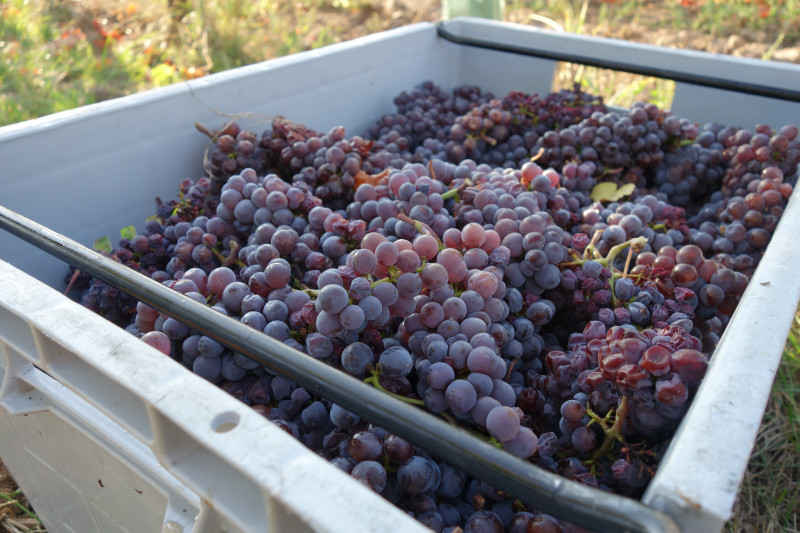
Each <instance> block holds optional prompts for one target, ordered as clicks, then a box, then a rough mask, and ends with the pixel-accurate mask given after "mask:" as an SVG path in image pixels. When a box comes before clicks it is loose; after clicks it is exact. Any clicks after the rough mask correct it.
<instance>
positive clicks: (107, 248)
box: [94, 237, 112, 254]
mask: <svg viewBox="0 0 800 533" xmlns="http://www.w3.org/2000/svg"><path fill="white" fill-rule="evenodd" d="M94 249H95V250H97V251H98V252H106V253H107V254H110V253H111V251H112V248H111V241H110V240H108V237H100V238H99V239H97V240H96V241H94Z"/></svg>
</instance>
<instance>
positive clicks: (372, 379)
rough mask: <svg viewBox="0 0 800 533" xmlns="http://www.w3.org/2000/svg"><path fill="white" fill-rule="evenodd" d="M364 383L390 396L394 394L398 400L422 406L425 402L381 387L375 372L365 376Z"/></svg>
mask: <svg viewBox="0 0 800 533" xmlns="http://www.w3.org/2000/svg"><path fill="white" fill-rule="evenodd" d="M364 383H369V384H370V385H372V386H373V387H375V388H376V389H378V390H379V391H381V392H384V393H386V394H388V395H390V396H394V397H395V398H397V399H398V400H400V401H403V402H406V403H410V404H412V405H420V406H422V407H424V406H425V402H423V401H422V400H417V399H415V398H408V397H406V396H400V395H399V394H395V393H393V392H391V391H388V390H386V389H385V388H384V387H383V385H381V384H380V382H379V380H378V374H377V373H375V374H373V375H371V376H369V377H368V378H366V379H365V380H364Z"/></svg>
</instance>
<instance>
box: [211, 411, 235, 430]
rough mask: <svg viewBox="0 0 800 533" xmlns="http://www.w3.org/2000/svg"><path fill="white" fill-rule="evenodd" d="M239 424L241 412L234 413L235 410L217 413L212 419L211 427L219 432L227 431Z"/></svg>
mask: <svg viewBox="0 0 800 533" xmlns="http://www.w3.org/2000/svg"><path fill="white" fill-rule="evenodd" d="M238 425H239V413H234V412H233V411H228V412H227V413H221V414H219V415H217V417H216V418H215V419H214V420H212V421H211V429H213V430H214V431H216V432H217V433H225V432H227V431H230V430H232V429H234V428H235V427H236V426H238Z"/></svg>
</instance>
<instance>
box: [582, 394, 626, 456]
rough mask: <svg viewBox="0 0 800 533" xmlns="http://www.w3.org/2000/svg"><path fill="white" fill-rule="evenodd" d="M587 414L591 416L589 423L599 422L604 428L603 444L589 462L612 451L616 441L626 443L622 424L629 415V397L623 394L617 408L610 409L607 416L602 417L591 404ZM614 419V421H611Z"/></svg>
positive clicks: (587, 407) (587, 408)
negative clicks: (593, 409)
mask: <svg viewBox="0 0 800 533" xmlns="http://www.w3.org/2000/svg"><path fill="white" fill-rule="evenodd" d="M586 414H587V415H589V418H591V421H590V422H589V424H593V423H594V424H597V425H598V426H600V428H601V429H602V430H603V444H601V445H600V447H599V448H598V449H597V450H595V451H594V453H593V454H592V457H591V458H590V459H589V462H591V463H596V462H597V461H598V460H600V459H602V458H603V457H605V456H607V455H609V454H610V453H611V450H612V448H613V447H614V444H615V443H616V442H620V443H621V444H622V445H623V446H624V445H625V438H624V437H623V436H622V424H623V423H624V422H625V418H626V417H627V416H628V397H627V396H623V397H622V398H621V399H620V401H619V404H618V405H617V408H616V409H611V410H609V411H608V414H606V416H605V417H600V415H598V414H597V413H595V412H594V411H592V409H591V408H590V407H589V406H586ZM612 419H613V422H611V421H612Z"/></svg>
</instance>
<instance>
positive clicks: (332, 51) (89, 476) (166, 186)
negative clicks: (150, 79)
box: [0, 18, 800, 532]
mask: <svg viewBox="0 0 800 533" xmlns="http://www.w3.org/2000/svg"><path fill="white" fill-rule="evenodd" d="M443 27H444V28H445V29H447V30H448V31H450V32H452V33H454V34H460V35H466V36H470V37H473V38H479V39H483V40H489V41H493V42H496V43H500V44H501V45H513V46H515V47H517V46H518V47H531V48H549V49H552V50H559V51H562V52H568V53H573V54H575V55H582V56H585V57H588V58H592V57H595V58H600V59H612V60H614V61H618V62H621V63H630V64H640V65H646V66H650V67H658V68H663V69H671V70H675V71H680V72H683V73H686V74H689V75H691V74H695V75H700V74H709V73H713V75H714V76H716V77H718V78H722V79H725V80H729V81H736V80H741V81H745V82H746V81H752V80H758V82H759V83H761V84H763V85H767V86H771V87H777V88H781V87H798V86H800V67H798V66H797V65H791V64H783V63H771V62H763V61H756V60H748V59H742V58H734V57H728V56H720V55H713V54H706V53H701V52H692V51H686V50H670V49H664V48H659V47H654V46H648V45H643V44H633V43H627V42H624V41H617V40H611V39H597V38H592V37H585V36H577V35H568V34H554V33H552V32H548V31H543V30H539V29H536V28H529V27H525V26H521V25H514V24H508V23H501V22H494V21H484V20H477V19H468V18H464V19H454V20H452V21H448V22H446V23H445V24H444V26H443ZM555 68H556V62H555V61H554V60H552V59H547V58H541V57H531V56H527V55H523V54H519V53H508V52H503V51H500V50H489V49H482V48H476V47H473V46H464V45H459V44H455V43H452V42H448V41H446V40H445V39H443V38H441V37H438V36H437V25H435V24H430V23H420V24H415V25H411V26H407V27H403V28H399V29H396V30H391V31H388V32H384V33H380V34H375V35H370V36H368V37H364V38H360V39H356V40H353V41H349V42H346V43H341V44H336V45H331V46H329V47H325V48H322V49H318V50H314V51H309V52H303V53H300V54H296V55H293V56H289V57H284V58H279V59H275V60H271V61H267V62H265V63H261V64H257V65H251V66H248V67H243V68H239V69H235V70H232V71H228V72H224V73H221V74H215V75H212V76H207V77H205V78H200V79H197V80H192V81H190V82H185V83H181V84H177V85H174V86H170V87H166V88H162V89H156V90H153V91H148V92H145V93H142V94H137V95H132V96H129V97H124V98H120V99H117V100H113V101H109V102H104V103H100V104H93V105H90V106H86V107H85V108H81V109H77V110H73V111H67V112H63V113H59V114H56V115H52V116H49V117H43V118H41V119H37V120H33V121H29V122H25V123H21V124H16V125H12V126H8V127H5V128H0V158H2V160H3V162H4V168H3V172H2V173H0V190H2V191H3V193H2V197H1V198H0V203H2V204H3V205H5V206H7V207H9V208H11V209H13V210H15V211H17V212H19V213H21V214H23V215H25V216H27V217H30V218H31V219H33V220H36V221H37V222H40V223H42V224H44V225H45V226H48V227H51V228H53V229H55V230H56V231H58V232H60V233H63V234H65V235H66V236H68V237H71V238H73V239H75V240H78V241H79V242H82V243H85V244H87V245H91V243H92V242H93V241H94V240H95V239H96V238H97V237H99V236H102V235H104V234H105V235H109V236H110V238H111V240H112V241H114V240H115V235H116V234H117V232H118V231H119V228H122V227H124V226H127V225H129V224H131V223H134V224H141V223H142V222H143V221H144V219H145V218H146V217H148V216H150V215H152V214H153V212H154V210H155V204H154V202H153V198H154V197H156V196H160V197H162V198H171V197H173V196H174V195H175V190H176V189H177V184H178V183H179V182H180V181H181V180H182V179H184V178H192V179H196V178H197V177H199V176H201V175H202V167H201V165H200V161H201V160H202V153H203V149H204V141H203V139H202V137H200V136H199V134H197V133H196V132H194V130H193V126H192V125H193V124H194V122H196V121H200V122H204V123H206V124H209V125H214V124H217V123H221V122H223V121H225V120H226V119H228V118H230V116H232V115H234V114H236V113H240V112H246V113H248V114H250V115H247V116H245V117H243V118H242V122H243V123H244V124H247V125H248V127H251V128H253V129H256V130H258V128H259V124H260V122H259V120H261V121H263V120H266V117H269V116H274V115H284V116H286V117H288V118H291V119H292V120H294V121H297V122H302V123H306V124H308V125H309V126H310V127H313V128H317V129H327V128H330V127H331V126H333V125H344V126H345V127H346V128H347V129H348V132H349V133H357V132H361V131H364V130H366V128H367V126H368V125H369V124H370V122H371V120H373V119H374V118H375V117H378V116H380V115H381V114H383V113H388V112H391V111H392V109H393V105H392V98H393V97H394V96H395V95H396V94H397V92H399V91H400V90H403V89H409V88H411V87H413V86H414V85H416V84H418V83H420V82H422V81H425V80H427V79H431V80H433V81H434V82H436V83H437V84H439V85H441V86H442V87H444V88H447V89H449V88H452V87H454V86H456V85H461V84H473V85H479V86H481V87H482V88H484V89H485V90H489V91H492V92H494V93H495V94H505V93H507V92H508V91H509V90H524V91H526V92H530V93H534V92H538V93H540V94H544V93H547V92H549V91H550V88H551V86H552V79H553V73H554V71H555ZM672 108H673V111H674V112H675V113H676V114H678V115H682V116H688V117H691V118H693V119H694V120H696V121H698V122H700V123H703V122H706V121H712V120H713V121H717V122H720V123H727V124H732V125H743V126H752V125H753V124H755V123H756V122H761V123H769V124H773V125H782V124H783V123H784V122H788V121H791V118H790V117H797V116H800V104H798V103H797V102H793V101H787V100H777V99H772V98H767V97H764V96H754V95H748V94H740V93H736V92H732V91H727V90H721V89H713V88H708V87H703V86H698V85H695V84H691V83H677V84H676V92H675V100H674V101H673V106H672ZM259 115H260V116H261V117H262V119H263V120H262V119H258V116H259ZM253 117H256V120H254V118H253ZM41 146H49V147H53V149H52V150H49V151H45V152H43V151H42V150H41ZM42 191H54V192H57V194H49V193H48V194H42ZM797 203H798V202H797V193H796V192H795V195H794V197H793V199H792V201H791V202H790V204H789V207H788V208H787V209H786V211H785V213H784V215H783V219H782V221H781V224H780V225H779V227H778V230H777V232H776V233H775V236H774V238H773V242H772V244H771V245H770V247H769V248H768V250H767V252H766V255H765V257H764V260H763V261H762V263H761V265H760V266H759V269H758V270H757V272H756V274H755V276H754V277H753V281H752V282H751V283H750V286H749V288H748V290H747V292H746V294H745V297H744V298H743V300H742V303H741V304H740V306H739V308H738V310H737V311H736V313H735V315H734V317H733V319H732V321H731V323H730V326H729V327H728V329H727V330H726V333H725V335H724V336H723V338H722V340H721V342H720V345H719V347H718V349H717V351H716V353H715V355H714V357H713V358H712V363H711V365H710V366H709V371H708V374H707V376H706V378H705V381H704V384H703V386H702V387H701V388H700V391H699V393H698V394H697V396H696V398H695V400H694V402H693V405H692V407H691V409H690V410H689V412H688V413H687V416H686V417H685V419H684V421H683V423H682V424H681V427H680V428H679V431H678V433H677V434H676V437H675V439H674V440H673V443H672V444H671V446H670V448H669V450H668V453H667V455H666V456H665V458H664V459H663V461H662V463H661V465H660V467H659V470H658V474H657V475H656V477H655V479H654V480H653V481H652V482H651V484H650V486H649V488H648V490H647V492H646V494H645V496H644V498H643V502H644V503H645V504H647V505H650V506H652V507H653V508H655V509H659V510H662V511H664V512H666V513H667V514H668V515H669V516H670V517H672V518H673V519H674V520H675V521H676V522H677V523H678V524H679V526H680V528H681V529H682V530H684V531H718V530H719V529H721V528H722V526H723V524H724V522H725V521H726V520H727V518H728V517H729V515H730V513H731V509H732V506H733V502H734V500H735V497H736V493H737V491H738V487H739V484H740V482H741V479H742V475H743V472H744V469H745V467H746V464H747V460H748V456H749V454H750V451H751V449H752V445H753V442H754V440H755V436H756V432H757V430H758V427H759V424H760V421H761V416H762V415H763V410H764V406H765V404H766V401H767V398H768V395H769V392H770V386H771V383H772V379H773V376H774V373H775V370H776V369H777V366H778V363H779V361H780V358H781V352H782V347H783V344H784V339H785V338H786V335H787V333H788V331H789V327H790V324H791V320H792V317H793V315H794V311H795V309H796V306H797V302H798V299H800V279H798V277H797V276H796V275H795V272H796V270H797V266H798V265H797V259H796V258H795V256H796V254H794V253H793V248H794V245H795V243H796V242H798V237H800V236H798V232H799V231H800V230H798V228H799V227H800V215H799V214H798V212H797V211H798V207H797ZM0 259H2V260H3V261H8V262H9V263H10V264H8V263H5V262H0V287H2V291H0V378H2V386H0V413H2V414H0V455H2V457H3V459H4V461H6V463H7V464H8V466H9V469H10V470H11V472H12V474H13V475H15V476H16V477H17V478H18V481H19V482H20V484H21V486H22V488H23V489H24V490H25V491H26V494H28V495H29V496H30V498H31V501H32V503H33V505H34V506H35V508H36V509H37V512H39V513H40V514H41V516H42V517H43V519H44V521H45V525H47V526H48V527H49V528H51V530H52V531H58V530H59V529H58V527H59V525H58V524H65V526H64V527H63V530H64V531H134V530H141V529H140V527H139V526H140V525H153V527H154V530H157V529H158V527H164V529H165V530H166V531H181V530H183V531H189V530H192V531H216V530H219V529H220V528H221V527H222V526H225V527H229V528H230V529H231V530H233V531H267V530H271V531H283V530H292V531H302V530H309V531H337V532H338V531H365V530H378V529H385V528H390V530H393V531H401V530H402V531H415V530H422V529H420V528H421V526H419V524H418V523H416V522H415V521H414V520H412V519H410V518H408V517H407V516H406V515H405V514H404V513H402V512H400V511H398V510H397V509H396V508H394V507H393V506H392V505H390V504H388V503H387V502H385V501H384V500H382V499H381V498H380V497H379V496H377V495H375V494H373V493H371V492H370V491H369V490H368V489H366V488H364V487H361V486H360V485H359V484H358V483H357V482H355V481H354V480H352V479H350V478H349V477H348V476H346V475H345V474H343V473H341V472H340V471H338V470H337V469H336V468H335V467H332V466H331V465H328V464H327V463H326V462H325V461H324V460H322V459H320V458H318V457H316V456H314V454H313V453H311V452H309V451H308V450H306V449H305V448H303V447H302V445H301V444H300V443H298V442H296V441H294V440H293V439H292V438H291V437H289V436H288V435H286V434H285V433H283V432H282V431H281V430H279V429H277V428H276V427H274V426H272V425H271V424H269V423H268V422H267V421H266V420H264V419H263V418H262V417H261V416H260V415H258V414H256V413H254V412H252V411H250V410H249V409H248V408H246V407H245V406H244V405H243V404H241V403H239V402H237V401H236V400H234V399H233V398H231V397H229V396H228V395H226V394H225V393H224V392H222V391H221V390H219V389H217V388H216V387H214V386H213V385H211V384H209V383H207V382H204V381H203V380H202V379H201V378H198V377H197V376H194V375H193V374H191V373H190V372H188V371H187V370H185V369H184V368H182V367H181V366H180V365H178V364H177V363H175V362H173V361H170V360H169V359H168V358H165V357H164V356H163V355H162V354H160V353H159V352H157V351H155V350H153V349H152V348H150V347H148V346H145V345H144V344H143V343H141V342H139V341H138V340H136V339H135V338H133V337H132V336H130V335H129V334H127V333H125V332H124V331H122V330H120V329H119V328H116V327H115V326H113V325H111V324H110V323H108V322H106V321H105V320H103V319H102V318H100V317H98V316H96V315H94V314H92V313H91V312H89V311H87V310H85V309H83V308H81V307H80V306H79V305H78V304H75V303H72V302H70V301H68V300H67V299H66V298H65V297H63V296H61V295H60V294H59V293H58V292H57V291H56V290H53V289H51V288H49V287H47V286H46V285H45V284H44V283H42V281H43V282H45V283H47V284H49V285H50V286H52V287H55V288H56V289H58V290H62V289H63V277H64V275H65V273H66V268H65V267H64V264H63V263H61V262H60V261H58V260H55V259H53V258H51V257H49V256H48V255H47V254H45V253H43V252H40V251H38V250H36V249H34V248H33V247H31V246H30V245H27V244H25V243H22V242H21V241H19V240H18V239H16V238H15V237H13V236H11V235H9V234H6V233H5V232H0ZM18 269H19V270H18ZM20 270H21V271H23V272H25V273H27V274H25V273H23V272H20ZM28 274H30V275H32V276H34V277H35V278H36V279H33V278H31V277H30V276H28ZM37 279H38V280H40V281H37ZM26 415H27V416H26ZM218 417H219V418H218ZM233 424H236V427H235V428H233V429H232V430H230V431H226V432H218V431H214V428H215V427H216V428H217V429H227V428H228V427H230V426H231V425H233ZM245 431H246V433H245ZM241 435H246V439H243V438H242V437H241ZM252 442H259V444H262V443H264V442H269V443H273V442H274V443H276V445H274V446H263V445H259V446H254V445H252ZM52 443H58V445H57V446H53V445H52ZM95 472H101V473H102V472H108V473H109V475H110V476H111V477H110V478H108V477H107V478H105V479H104V478H103V477H102V475H101V474H97V475H95ZM109 479H111V481H110V482H109ZM100 482H102V483H100ZM142 486H145V487H148V488H147V490H145V489H142V488H141V487H142ZM107 489H113V490H107ZM128 489H130V491H129V490H128ZM138 490H142V492H143V494H138V492H137V491H138ZM312 495H313V496H312ZM136 498H139V499H138V500H137V499H136ZM365 502H371V503H369V504H368V505H367V504H365ZM187 506H188V507H189V509H188V510H187V511H186V513H184V512H183V509H184V508H186V507H187ZM128 508H130V509H132V510H130V511H128V510H126V509H128ZM187 513H188V514H189V515H191V518H187V517H186V516H184V515H185V514H187ZM131 520H139V521H138V522H131ZM69 524H74V526H70V525H69ZM132 524H134V525H132ZM295 526H296V527H295ZM181 528H182V529H181Z"/></svg>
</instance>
